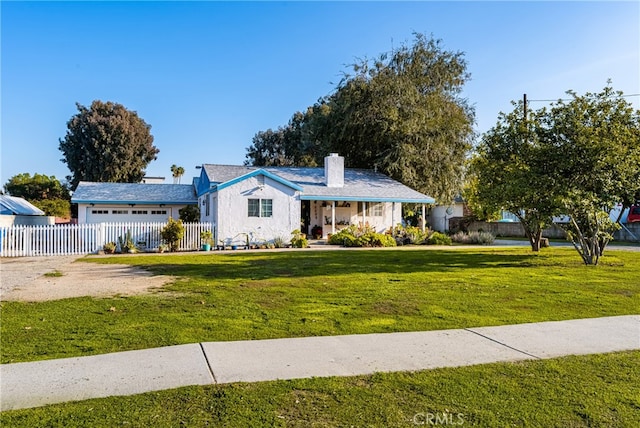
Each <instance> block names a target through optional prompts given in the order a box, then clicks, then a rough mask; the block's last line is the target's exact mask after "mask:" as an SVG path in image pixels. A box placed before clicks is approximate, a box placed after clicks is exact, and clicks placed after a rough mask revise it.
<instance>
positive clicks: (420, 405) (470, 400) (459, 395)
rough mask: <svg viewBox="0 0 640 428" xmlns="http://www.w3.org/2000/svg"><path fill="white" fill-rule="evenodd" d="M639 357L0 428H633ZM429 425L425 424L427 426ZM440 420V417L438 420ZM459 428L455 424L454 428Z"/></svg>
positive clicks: (106, 404)
mask: <svg viewBox="0 0 640 428" xmlns="http://www.w3.org/2000/svg"><path fill="white" fill-rule="evenodd" d="M638 367H640V352H622V353H614V354H604V355H592V356H574V357H566V358H558V359H553V360H540V361H527V362H518V363H501V364H486V365H480V366H472V367H461V368H446V369H437V370H429V371H422V372H415V373H388V374H380V373H379V374H374V375H371V376H358V377H345V378H322V379H320V378H316V379H304V380H292V381H277V382H260V383H251V384H247V383H239V384H231V385H215V386H206V387H187V388H180V389H174V390H169V391H160V392H153V393H146V394H140V395H135V396H129V397H111V398H104V399H94V400H86V401H81V402H76V403H65V404H57V405H51V406H46V407H42V408H36V409H27V410H18V411H9V412H3V413H2V414H0V423H1V424H2V426H7V427H35V426H46V427H65V428H71V427H88V426H89V427H113V426H130V427H179V426H187V427H204V426H212V427H274V426H275V427H278V426H282V427H284V426H287V427H381V428H382V427H415V426H434V425H436V424H435V423H433V424H429V423H427V422H428V421H429V420H431V421H432V422H435V421H437V420H439V421H440V422H441V423H439V424H438V426H451V425H446V424H445V423H444V422H442V421H443V420H445V421H447V422H450V423H451V424H452V425H453V424H455V425H453V426H483V427H507V426H509V427H511V426H515V427H575V428H577V427H622V428H623V427H629V428H636V427H638V426H640V370H638ZM429 418H430V419H429ZM436 418H439V419H436ZM461 422H462V425H459V424H460V423H461Z"/></svg>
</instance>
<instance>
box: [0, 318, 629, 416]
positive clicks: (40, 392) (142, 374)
mask: <svg viewBox="0 0 640 428" xmlns="http://www.w3.org/2000/svg"><path fill="white" fill-rule="evenodd" d="M634 349H640V315H628V316H619V317H608V318H592V319H580V320H569V321H554V322H543V323H532V324H517V325H507V326H498V327H478V328H468V329H460V330H441V331H426V332H410V333H388V334H365V335H350V336H323V337H305V338H292V339H273V340H252V341H241V342H209V343H199V344H189V345H177V346H168V347H163V348H155V349H144V350H139V351H127V352H118V353H113V354H104V355H95V356H89V357H77V358H65V359H60V360H47V361H37V362H31V363H15V364H3V365H0V410H11V409H21V408H28V407H37V406H43V405H46V404H52V403H60V402H65V401H72V400H84V399H88V398H96V397H108V396H112V395H131V394H139V393H143V392H148V391H157V390H163V389H171V388H177V387H181V386H188V385H208V384H214V383H230V382H256V381H266V380H276V379H296V378H308V377H318V376H353V375H363V374H370V373H374V372H393V371H415V370H425V369H433V368H437V367H456V366H466V365H474V364H483V363H491V362H500V361H518V360H528V359H540V358H553V357H560V356H565V355H576V354H595V353H605V352H615V351H624V350H634Z"/></svg>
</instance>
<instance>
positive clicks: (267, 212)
mask: <svg viewBox="0 0 640 428" xmlns="http://www.w3.org/2000/svg"><path fill="white" fill-rule="evenodd" d="M248 201H249V202H248V213H249V217H272V216H273V199H249V200H248Z"/></svg>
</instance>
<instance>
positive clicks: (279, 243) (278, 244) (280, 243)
mask: <svg viewBox="0 0 640 428" xmlns="http://www.w3.org/2000/svg"><path fill="white" fill-rule="evenodd" d="M273 246H274V247H275V248H284V247H286V246H287V240H286V239H285V238H283V237H282V236H276V237H275V238H273Z"/></svg>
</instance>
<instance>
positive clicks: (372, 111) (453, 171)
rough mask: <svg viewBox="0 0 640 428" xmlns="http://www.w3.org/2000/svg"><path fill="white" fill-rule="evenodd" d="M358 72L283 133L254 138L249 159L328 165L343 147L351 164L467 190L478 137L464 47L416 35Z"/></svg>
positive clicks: (423, 185) (444, 191)
mask: <svg viewBox="0 0 640 428" xmlns="http://www.w3.org/2000/svg"><path fill="white" fill-rule="evenodd" d="M351 73H352V74H350V75H345V76H344V78H343V79H342V81H341V82H340V83H339V84H338V86H337V88H336V91H335V92H334V93H333V94H331V95H329V96H327V97H325V98H323V99H321V100H319V101H318V103H316V104H315V105H314V106H312V107H310V108H308V109H307V111H306V112H305V113H304V114H302V113H296V115H294V117H293V118H292V120H291V121H290V123H289V125H288V126H287V127H286V128H284V129H283V130H282V137H283V138H278V139H276V140H275V141H274V144H270V143H271V140H268V139H265V138H260V139H259V140H258V141H256V140H255V139H254V145H253V146H252V147H250V148H249V149H248V153H247V158H248V163H253V164H259V163H260V162H267V163H268V162H275V163H277V162H279V161H277V160H276V159H285V160H286V162H291V163H292V164H295V165H302V164H305V165H309V164H313V163H316V164H321V163H322V157H323V156H325V155H326V154H328V153H329V152H338V153H340V154H342V155H343V156H344V157H345V163H346V165H347V166H348V167H351V168H376V169H378V170H379V171H381V172H383V173H386V174H388V175H389V176H391V177H393V178H395V179H397V180H399V181H401V182H402V183H404V184H406V185H408V186H410V187H413V188H415V189H417V190H420V191H422V192H424V193H428V194H430V195H431V196H434V197H435V198H436V199H438V200H440V201H442V202H449V201H450V200H451V199H452V198H453V196H454V195H455V194H456V193H457V192H459V191H460V188H461V180H462V175H463V165H464V160H465V157H466V155H467V154H468V151H469V150H470V148H471V141H472V138H473V121H474V110H473V108H472V107H471V106H470V105H469V104H468V103H467V100H466V99H464V98H462V97H461V96H460V93H461V91H462V87H463V85H464V83H465V82H466V81H467V80H468V79H469V74H468V73H467V71H466V61H465V60H464V58H463V54H462V53H460V52H449V51H446V50H444V49H443V47H442V45H441V42H440V41H439V40H434V39H433V38H428V37H426V36H424V35H422V34H416V35H415V39H414V43H413V44H412V45H411V46H406V45H403V46H401V47H400V48H399V49H398V50H395V51H394V52H392V53H391V54H383V55H381V56H379V57H378V58H376V59H374V60H366V59H365V60H362V61H359V62H358V63H357V64H354V65H353V66H352V67H351ZM256 143H260V144H259V145H258V144H256ZM275 144H278V146H275ZM271 155H273V156H275V157H274V161H270V160H269V156H271ZM265 157H266V158H267V160H266V161H265V160H264V158H265Z"/></svg>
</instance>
